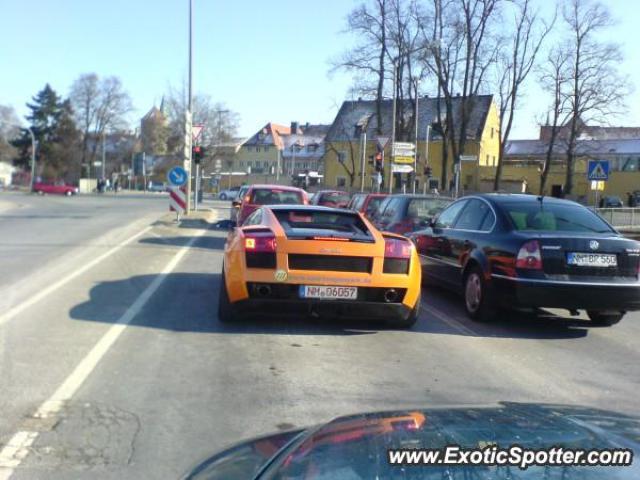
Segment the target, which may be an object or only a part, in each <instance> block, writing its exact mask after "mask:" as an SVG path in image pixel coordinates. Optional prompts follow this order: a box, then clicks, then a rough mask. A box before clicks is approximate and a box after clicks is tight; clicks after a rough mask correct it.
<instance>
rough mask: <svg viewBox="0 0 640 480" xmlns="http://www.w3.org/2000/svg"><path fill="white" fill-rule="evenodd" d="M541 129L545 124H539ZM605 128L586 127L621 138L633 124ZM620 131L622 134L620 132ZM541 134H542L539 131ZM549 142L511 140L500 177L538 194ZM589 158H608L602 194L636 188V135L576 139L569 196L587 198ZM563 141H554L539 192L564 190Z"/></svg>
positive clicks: (639, 146)
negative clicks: (549, 161)
mask: <svg viewBox="0 0 640 480" xmlns="http://www.w3.org/2000/svg"><path fill="white" fill-rule="evenodd" d="M542 128H543V129H544V128H545V127H542ZM606 128H607V127H589V129H590V131H591V132H592V133H596V135H597V136H601V137H605V136H612V134H617V135H620V136H623V137H625V136H626V135H630V134H632V133H633V130H640V129H635V128H633V127H623V128H620V127H615V129H613V130H609V131H608V132H607V130H606ZM621 132H622V134H621ZM541 136H544V135H543V134H541ZM548 145H549V142H548V141H547V140H540V139H539V140H512V141H509V142H507V145H506V146H505V160H504V161H505V164H504V168H503V178H504V179H505V181H507V182H511V183H514V182H515V183H518V182H519V183H522V182H525V183H526V191H528V192H530V193H535V194H537V193H539V191H540V174H541V172H542V168H543V166H544V162H545V158H546V152H547V149H548ZM589 160H608V161H609V169H610V175H609V181H607V182H606V183H605V190H604V194H608V195H619V196H621V197H623V198H624V195H625V194H626V193H627V192H632V191H634V190H640V135H639V136H638V138H635V139H633V138H622V139H600V140H593V139H585V138H584V137H582V139H581V140H578V141H577V145H576V160H575V174H574V178H573V184H574V188H573V194H572V196H573V197H574V198H575V199H577V200H579V201H585V202H586V201H590V200H589V197H590V196H591V195H592V193H591V182H590V181H589V179H588V178H587V170H588V162H589ZM566 165H567V144H566V142H565V141H564V140H558V141H557V142H556V145H555V146H554V148H553V153H552V159H551V167H550V170H549V178H548V180H547V183H546V189H545V191H544V192H543V193H545V194H547V195H550V194H552V193H553V192H560V191H563V190H564V184H565V181H566Z"/></svg>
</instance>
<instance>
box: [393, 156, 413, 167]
mask: <svg viewBox="0 0 640 480" xmlns="http://www.w3.org/2000/svg"><path fill="white" fill-rule="evenodd" d="M393 163H402V164H405V165H406V164H411V165H413V157H406V156H402V157H393Z"/></svg>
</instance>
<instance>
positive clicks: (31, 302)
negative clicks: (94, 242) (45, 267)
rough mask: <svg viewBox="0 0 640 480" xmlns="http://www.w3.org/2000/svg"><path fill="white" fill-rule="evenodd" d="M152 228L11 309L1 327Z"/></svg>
mask: <svg viewBox="0 0 640 480" xmlns="http://www.w3.org/2000/svg"><path fill="white" fill-rule="evenodd" d="M152 228H153V227H151V226H149V227H146V228H144V229H142V230H141V231H139V232H138V233H136V234H135V235H132V236H131V237H129V238H127V239H126V240H125V241H123V242H121V243H119V244H118V245H116V246H115V247H113V248H112V249H110V250H108V251H106V252H105V253H103V254H102V255H100V256H98V257H96V258H94V259H93V260H91V261H90V262H88V263H85V264H84V265H83V266H81V267H80V268H78V269H77V270H74V271H73V272H71V273H70V274H69V275H67V276H66V277H63V278H61V279H60V280H58V281H57V282H54V283H52V284H51V285H49V286H48V287H46V288H43V289H42V290H40V291H39V292H38V293H36V294H34V295H32V296H31V297H30V298H28V299H27V300H25V301H24V302H22V303H20V304H18V305H15V306H14V307H11V308H10V309H9V310H7V311H6V312H4V313H2V314H0V326H2V325H3V324H4V323H6V322H8V321H9V320H11V319H12V318H13V317H15V316H16V315H18V314H20V313H22V312H23V311H25V310H26V309H27V308H29V307H31V306H32V305H35V304H36V303H38V302H39V301H40V300H42V299H43V298H45V297H46V296H48V295H50V294H51V293H53V292H55V291H56V290H58V289H59V288H60V287H62V286H64V285H66V284H67V283H69V282H70V281H71V280H73V279H74V278H77V277H78V276H80V275H82V274H83V273H85V272H86V271H87V270H89V269H90V268H93V267H95V266H96V265H97V264H99V263H100V262H102V261H103V260H105V259H107V258H109V257H110V256H111V255H113V254H114V253H116V252H117V251H118V250H120V249H122V248H123V247H125V246H127V245H128V244H129V243H131V242H133V241H134V240H135V239H136V238H138V237H140V236H141V235H144V234H145V233H147V232H148V231H149V230H151V229H152Z"/></svg>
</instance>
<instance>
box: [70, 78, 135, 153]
mask: <svg viewBox="0 0 640 480" xmlns="http://www.w3.org/2000/svg"><path fill="white" fill-rule="evenodd" d="M69 98H70V100H71V104H72V107H73V111H74V112H75V119H76V123H77V125H78V126H79V128H80V130H81V131H82V164H83V165H84V164H85V163H86V162H87V161H88V162H93V160H94V159H95V156H96V152H97V148H98V143H99V139H100V137H101V136H102V135H103V134H106V133H107V132H108V131H113V130H116V129H118V128H122V127H124V126H126V124H127V122H126V115H127V114H128V113H129V112H131V110H132V108H133V107H132V104H131V98H130V97H129V94H128V93H127V92H126V91H125V90H124V88H123V86H122V82H121V81H120V79H119V78H117V77H107V78H104V79H102V80H101V79H100V78H99V77H98V75H96V74H95V73H89V74H83V75H81V76H80V77H78V79H76V81H75V82H73V85H72V86H71V93H70V95H69ZM91 138H93V142H90V140H91ZM90 143H91V145H90ZM90 146H91V149H89V147H90Z"/></svg>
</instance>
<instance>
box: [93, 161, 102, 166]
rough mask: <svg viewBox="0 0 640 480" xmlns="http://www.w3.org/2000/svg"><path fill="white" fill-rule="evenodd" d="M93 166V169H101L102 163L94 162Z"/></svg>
mask: <svg viewBox="0 0 640 480" xmlns="http://www.w3.org/2000/svg"><path fill="white" fill-rule="evenodd" d="M93 166H94V167H101V166H102V162H101V161H95V162H93Z"/></svg>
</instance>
